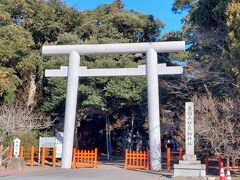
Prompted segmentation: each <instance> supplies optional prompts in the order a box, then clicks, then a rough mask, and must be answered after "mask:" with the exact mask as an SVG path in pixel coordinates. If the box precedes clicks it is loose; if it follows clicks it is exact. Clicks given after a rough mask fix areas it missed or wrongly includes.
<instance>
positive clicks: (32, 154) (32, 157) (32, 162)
mask: <svg viewBox="0 0 240 180" xmlns="http://www.w3.org/2000/svg"><path fill="white" fill-rule="evenodd" d="M30 165H31V167H33V165H34V146H32V147H31V156H30Z"/></svg>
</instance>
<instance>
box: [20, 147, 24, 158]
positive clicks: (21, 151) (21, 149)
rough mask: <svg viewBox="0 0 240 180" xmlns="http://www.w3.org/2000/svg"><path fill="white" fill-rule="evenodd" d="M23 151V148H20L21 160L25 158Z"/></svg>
mask: <svg viewBox="0 0 240 180" xmlns="http://www.w3.org/2000/svg"><path fill="white" fill-rule="evenodd" d="M23 149H24V148H23V146H21V147H20V155H19V157H20V158H23Z"/></svg>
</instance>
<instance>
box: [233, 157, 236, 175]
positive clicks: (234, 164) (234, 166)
mask: <svg viewBox="0 0 240 180" xmlns="http://www.w3.org/2000/svg"><path fill="white" fill-rule="evenodd" d="M232 170H233V172H234V173H236V158H235V157H233V158H232Z"/></svg>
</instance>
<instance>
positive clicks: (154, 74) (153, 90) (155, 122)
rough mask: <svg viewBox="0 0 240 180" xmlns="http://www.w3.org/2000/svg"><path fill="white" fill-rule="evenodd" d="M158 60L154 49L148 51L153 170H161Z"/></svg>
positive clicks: (149, 117) (151, 161)
mask: <svg viewBox="0 0 240 180" xmlns="http://www.w3.org/2000/svg"><path fill="white" fill-rule="evenodd" d="M157 64H158V58H157V52H156V51H155V50H154V49H151V48H150V49H148V50H147V86H148V87H147V92H148V93H147V94H148V124H149V148H150V167H151V169H152V170H154V171H157V170H160V169H161V168H162V167H161V138H160V114H159V93H158V70H157Z"/></svg>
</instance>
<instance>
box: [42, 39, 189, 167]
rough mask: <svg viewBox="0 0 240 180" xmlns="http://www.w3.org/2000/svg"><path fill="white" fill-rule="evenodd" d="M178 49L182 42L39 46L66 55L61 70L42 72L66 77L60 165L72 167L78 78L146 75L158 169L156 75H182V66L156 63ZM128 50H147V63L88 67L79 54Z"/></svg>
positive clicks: (48, 52) (153, 159)
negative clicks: (123, 66) (84, 64)
mask: <svg viewBox="0 0 240 180" xmlns="http://www.w3.org/2000/svg"><path fill="white" fill-rule="evenodd" d="M181 50H185V42H184V41H171V42H155V43H123V44H97V45H59V46H44V47H43V49H42V54H43V55H47V56H53V55H69V66H68V67H61V69H60V70H46V73H45V75H46V77H66V76H67V77H68V82H67V97H66V109H65V118H64V138H63V156H62V168H71V160H72V149H73V137H74V127H75V116H76V105H77V92H78V78H79V77H83V76H131V75H147V86H148V87H147V91H148V121H149V147H150V167H151V169H152V170H159V169H161V136H160V113H159V92H158V75H167V74H181V73H182V71H183V69H182V67H177V66H175V67H166V65H165V64H158V62H157V61H158V59H157V53H163V52H176V51H181ZM129 53H146V54H147V65H146V66H145V65H141V66H139V67H138V68H116V69H87V68H86V67H82V66H80V55H100V54H129Z"/></svg>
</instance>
